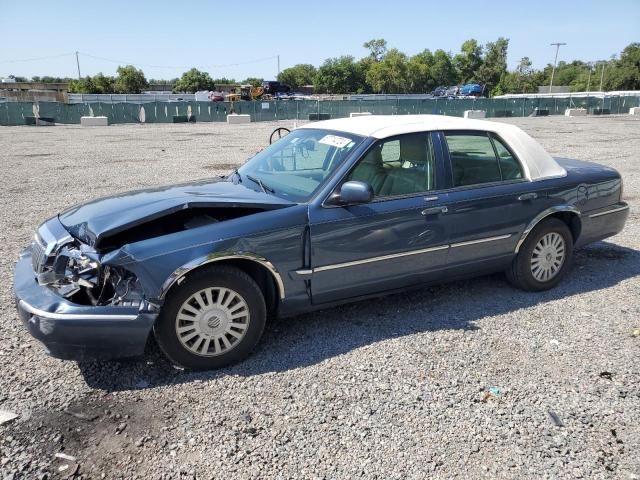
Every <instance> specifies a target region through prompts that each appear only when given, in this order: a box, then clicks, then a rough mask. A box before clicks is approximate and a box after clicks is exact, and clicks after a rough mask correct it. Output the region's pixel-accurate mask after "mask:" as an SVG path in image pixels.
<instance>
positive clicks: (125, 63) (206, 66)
mask: <svg viewBox="0 0 640 480" xmlns="http://www.w3.org/2000/svg"><path fill="white" fill-rule="evenodd" d="M80 54H81V55H84V56H85V57H89V58H93V59H95V60H103V61H105V62H111V63H118V64H120V65H134V66H136V67H143V68H164V69H167V68H179V69H189V68H192V67H193V65H190V66H185V65H150V64H145V63H136V62H126V61H124V60H115V59H113V58H106V57H99V56H97V55H91V54H89V53H84V52H80ZM274 58H278V55H272V56H270V57H264V58H257V59H253V60H247V61H245V62H237V63H227V64H218V65H216V64H212V65H200V67H201V68H203V69H213V68H226V67H236V66H239V65H248V64H251V63H260V62H265V61H267V60H273V59H274Z"/></svg>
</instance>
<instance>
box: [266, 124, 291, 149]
mask: <svg viewBox="0 0 640 480" xmlns="http://www.w3.org/2000/svg"><path fill="white" fill-rule="evenodd" d="M290 133H291V130H289V129H288V128H286V127H278V128H276V129H275V130H274V131H273V132H271V135H270V136H269V145H271V144H272V143H273V142H277V141H278V140H280V139H281V138H282V137H286V136H287V135H289V134H290ZM283 134H284V135H283Z"/></svg>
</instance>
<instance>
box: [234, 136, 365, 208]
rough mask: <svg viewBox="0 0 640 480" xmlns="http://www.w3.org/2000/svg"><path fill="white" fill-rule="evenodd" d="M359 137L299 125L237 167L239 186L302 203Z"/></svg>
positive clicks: (355, 143)
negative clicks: (299, 127)
mask: <svg viewBox="0 0 640 480" xmlns="http://www.w3.org/2000/svg"><path fill="white" fill-rule="evenodd" d="M362 140H363V137H359V136H357V135H351V134H348V133H343V132H333V131H328V130H316V129H310V128H302V129H299V130H294V131H293V132H291V133H290V134H288V135H287V136H285V137H282V138H281V139H280V140H278V141H277V142H276V143H274V144H273V145H269V146H268V147H267V148H265V149H264V150H262V151H261V152H259V153H258V154H257V155H256V156H255V157H253V158H251V159H250V160H249V161H247V163H245V164H244V165H243V166H242V167H240V168H239V169H238V173H239V174H240V177H239V181H241V182H242V183H243V185H247V186H248V185H251V188H254V189H256V190H262V191H264V192H267V193H271V194H273V195H277V196H278V197H282V198H286V199H287V200H291V201H293V202H305V201H307V200H309V199H310V198H311V197H312V196H313V194H314V193H315V192H316V190H318V188H319V187H320V185H322V183H323V182H324V180H325V179H326V178H327V177H328V176H329V175H331V173H332V172H333V171H334V170H335V169H336V168H337V167H338V166H339V165H340V164H341V163H342V162H343V161H344V159H345V158H347V156H348V155H349V153H350V152H351V151H352V150H353V149H354V148H355V147H356V145H358V144H359V143H360V142H361V141H362Z"/></svg>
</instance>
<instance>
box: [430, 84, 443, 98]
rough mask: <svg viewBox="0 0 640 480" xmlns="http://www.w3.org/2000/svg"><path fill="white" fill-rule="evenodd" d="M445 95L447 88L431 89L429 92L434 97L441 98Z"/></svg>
mask: <svg viewBox="0 0 640 480" xmlns="http://www.w3.org/2000/svg"><path fill="white" fill-rule="evenodd" d="M446 93H447V87H445V86H442V85H441V86H439V87H436V88H434V89H433V91H432V92H431V95H433V96H434V97H442V96H444V95H445V94H446Z"/></svg>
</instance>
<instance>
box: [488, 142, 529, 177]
mask: <svg viewBox="0 0 640 480" xmlns="http://www.w3.org/2000/svg"><path fill="white" fill-rule="evenodd" d="M491 139H492V140H493V146H494V147H496V153H497V154H498V159H499V160H500V170H501V171H502V179H503V180H517V179H518V178H523V175H522V167H521V166H520V162H519V161H518V160H517V159H516V158H515V157H514V156H513V155H512V154H511V152H510V151H509V150H508V149H507V147H506V146H505V144H504V143H502V140H500V139H499V138H498V137H495V136H491Z"/></svg>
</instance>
